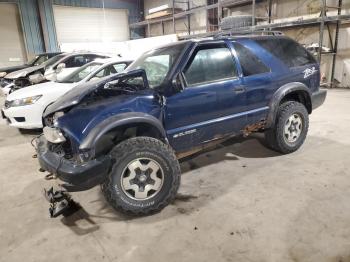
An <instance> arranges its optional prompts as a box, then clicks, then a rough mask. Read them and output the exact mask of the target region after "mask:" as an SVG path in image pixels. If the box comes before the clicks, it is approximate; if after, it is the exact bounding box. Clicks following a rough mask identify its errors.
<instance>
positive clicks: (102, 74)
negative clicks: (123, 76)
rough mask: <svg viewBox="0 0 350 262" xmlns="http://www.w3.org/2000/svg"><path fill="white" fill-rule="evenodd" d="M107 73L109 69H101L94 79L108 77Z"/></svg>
mask: <svg viewBox="0 0 350 262" xmlns="http://www.w3.org/2000/svg"><path fill="white" fill-rule="evenodd" d="M106 71H107V68H103V69H101V70H100V71H98V72H97V73H96V74H95V75H94V77H98V78H102V77H104V76H106V75H107V74H106Z"/></svg>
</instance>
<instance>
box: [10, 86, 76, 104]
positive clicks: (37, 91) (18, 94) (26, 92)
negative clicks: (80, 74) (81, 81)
mask: <svg viewBox="0 0 350 262" xmlns="http://www.w3.org/2000/svg"><path fill="white" fill-rule="evenodd" d="M77 84H78V83H57V82H46V83H42V84H37V85H32V86H27V87H24V88H21V89H19V90H17V91H15V92H13V93H11V94H9V95H8V96H7V100H9V101H12V100H15V99H21V98H26V97H31V96H37V95H45V94H49V93H52V92H55V93H57V92H60V91H61V92H62V95H63V94H64V93H66V92H67V91H68V90H70V89H71V88H73V87H75V86H76V85H77Z"/></svg>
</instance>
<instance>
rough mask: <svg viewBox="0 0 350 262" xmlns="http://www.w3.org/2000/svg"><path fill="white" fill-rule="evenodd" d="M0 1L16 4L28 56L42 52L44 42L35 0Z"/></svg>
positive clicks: (1, 0)
mask: <svg viewBox="0 0 350 262" xmlns="http://www.w3.org/2000/svg"><path fill="white" fill-rule="evenodd" d="M0 2H6V3H16V4H17V5H18V7H19V12H20V14H21V21H22V29H23V33H24V41H25V45H26V50H27V54H28V57H31V56H33V55H34V54H37V53H40V52H43V51H44V42H43V38H42V33H41V27H40V18H39V13H38V5H37V2H36V0H0Z"/></svg>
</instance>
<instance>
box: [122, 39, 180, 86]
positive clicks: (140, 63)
mask: <svg viewBox="0 0 350 262" xmlns="http://www.w3.org/2000/svg"><path fill="white" fill-rule="evenodd" d="M184 46H185V43H183V44H179V45H173V46H169V47H164V48H160V49H156V50H152V51H149V52H146V53H145V54H143V55H142V56H141V57H140V58H139V59H137V60H136V61H135V62H134V63H132V64H131V65H130V66H129V67H128V71H130V70H135V69H144V70H145V71H146V75H147V80H148V83H149V86H150V87H151V88H154V87H156V86H159V85H161V84H162V83H163V81H164V79H165V77H166V76H167V74H168V72H169V71H170V70H171V69H172V67H173V65H174V64H175V62H176V61H177V59H178V58H179V56H180V53H181V51H182V50H183V48H184Z"/></svg>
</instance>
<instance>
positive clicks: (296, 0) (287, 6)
mask: <svg viewBox="0 0 350 262" xmlns="http://www.w3.org/2000/svg"><path fill="white" fill-rule="evenodd" d="M179 2H180V3H179ZM181 2H182V3H181ZM184 2H187V1H178V3H175V7H177V8H181V9H183V10H186V9H187V4H184ZM189 2H190V8H195V7H198V6H203V5H206V4H208V3H209V2H210V1H209V2H208V1H207V0H189ZM326 3H327V6H328V7H332V6H333V7H334V6H337V5H338V0H327V2H326ZM165 4H168V5H169V7H172V1H171V0H145V1H144V13H145V15H148V14H149V9H151V8H155V7H158V6H161V5H165ZM320 8H321V1H320V0H273V1H272V16H271V17H272V22H274V23H277V22H286V21H288V20H296V17H297V18H298V19H299V18H300V19H303V17H305V18H311V17H319V16H320V10H321V9H320ZM267 10H268V1H266V0H264V1H257V2H256V17H265V18H266V17H268V11H267ZM208 12H209V11H208ZM215 12H217V9H215ZM336 12H337V10H336V9H334V8H328V11H327V14H328V15H336ZM223 14H224V15H225V16H236V15H251V14H252V6H251V4H250V3H249V4H242V5H240V6H237V7H235V8H230V7H227V8H224V9H223ZM342 14H350V1H349V0H347V1H343V7H342ZM207 17H208V13H207V11H206V10H201V11H198V12H195V13H193V14H191V15H190V23H191V30H190V33H191V34H196V33H202V32H206V31H209V24H208V23H209V21H208V19H207ZM266 20H267V19H265V20H261V21H259V23H264V21H266ZM187 24H188V21H187V18H181V19H176V20H175V27H176V33H177V34H178V35H182V34H186V35H187V34H188V32H186V31H187V30H188V28H187ZM146 28H147V27H146ZM163 28H164V29H163ZM206 29H207V30H206ZM327 30H328V28H327V27H325V32H324V39H323V45H324V46H326V47H329V48H330V47H331V45H330V39H329V37H328V31H327ZM280 31H282V32H283V33H285V34H286V35H288V36H290V37H292V38H294V39H296V40H297V41H298V42H299V43H301V44H305V45H310V44H313V43H316V44H317V43H318V42H319V27H317V26H302V27H296V28H293V29H281V30H280ZM329 31H330V35H332V39H333V41H334V37H335V26H334V25H333V26H332V25H330V27H329ZM163 33H164V34H169V33H174V29H173V22H172V21H165V22H164V23H163V26H162V24H161V23H155V24H150V26H149V29H148V30H146V34H147V36H159V35H162V34H163ZM349 41H350V24H344V25H342V26H341V28H340V31H339V45H338V53H337V58H336V61H337V62H336V69H335V72H336V73H335V81H336V83H337V86H338V87H346V88H349V87H350V45H349ZM331 65H332V55H331V54H327V55H322V59H321V74H322V76H323V78H324V81H325V82H328V81H329V80H330V78H331Z"/></svg>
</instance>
